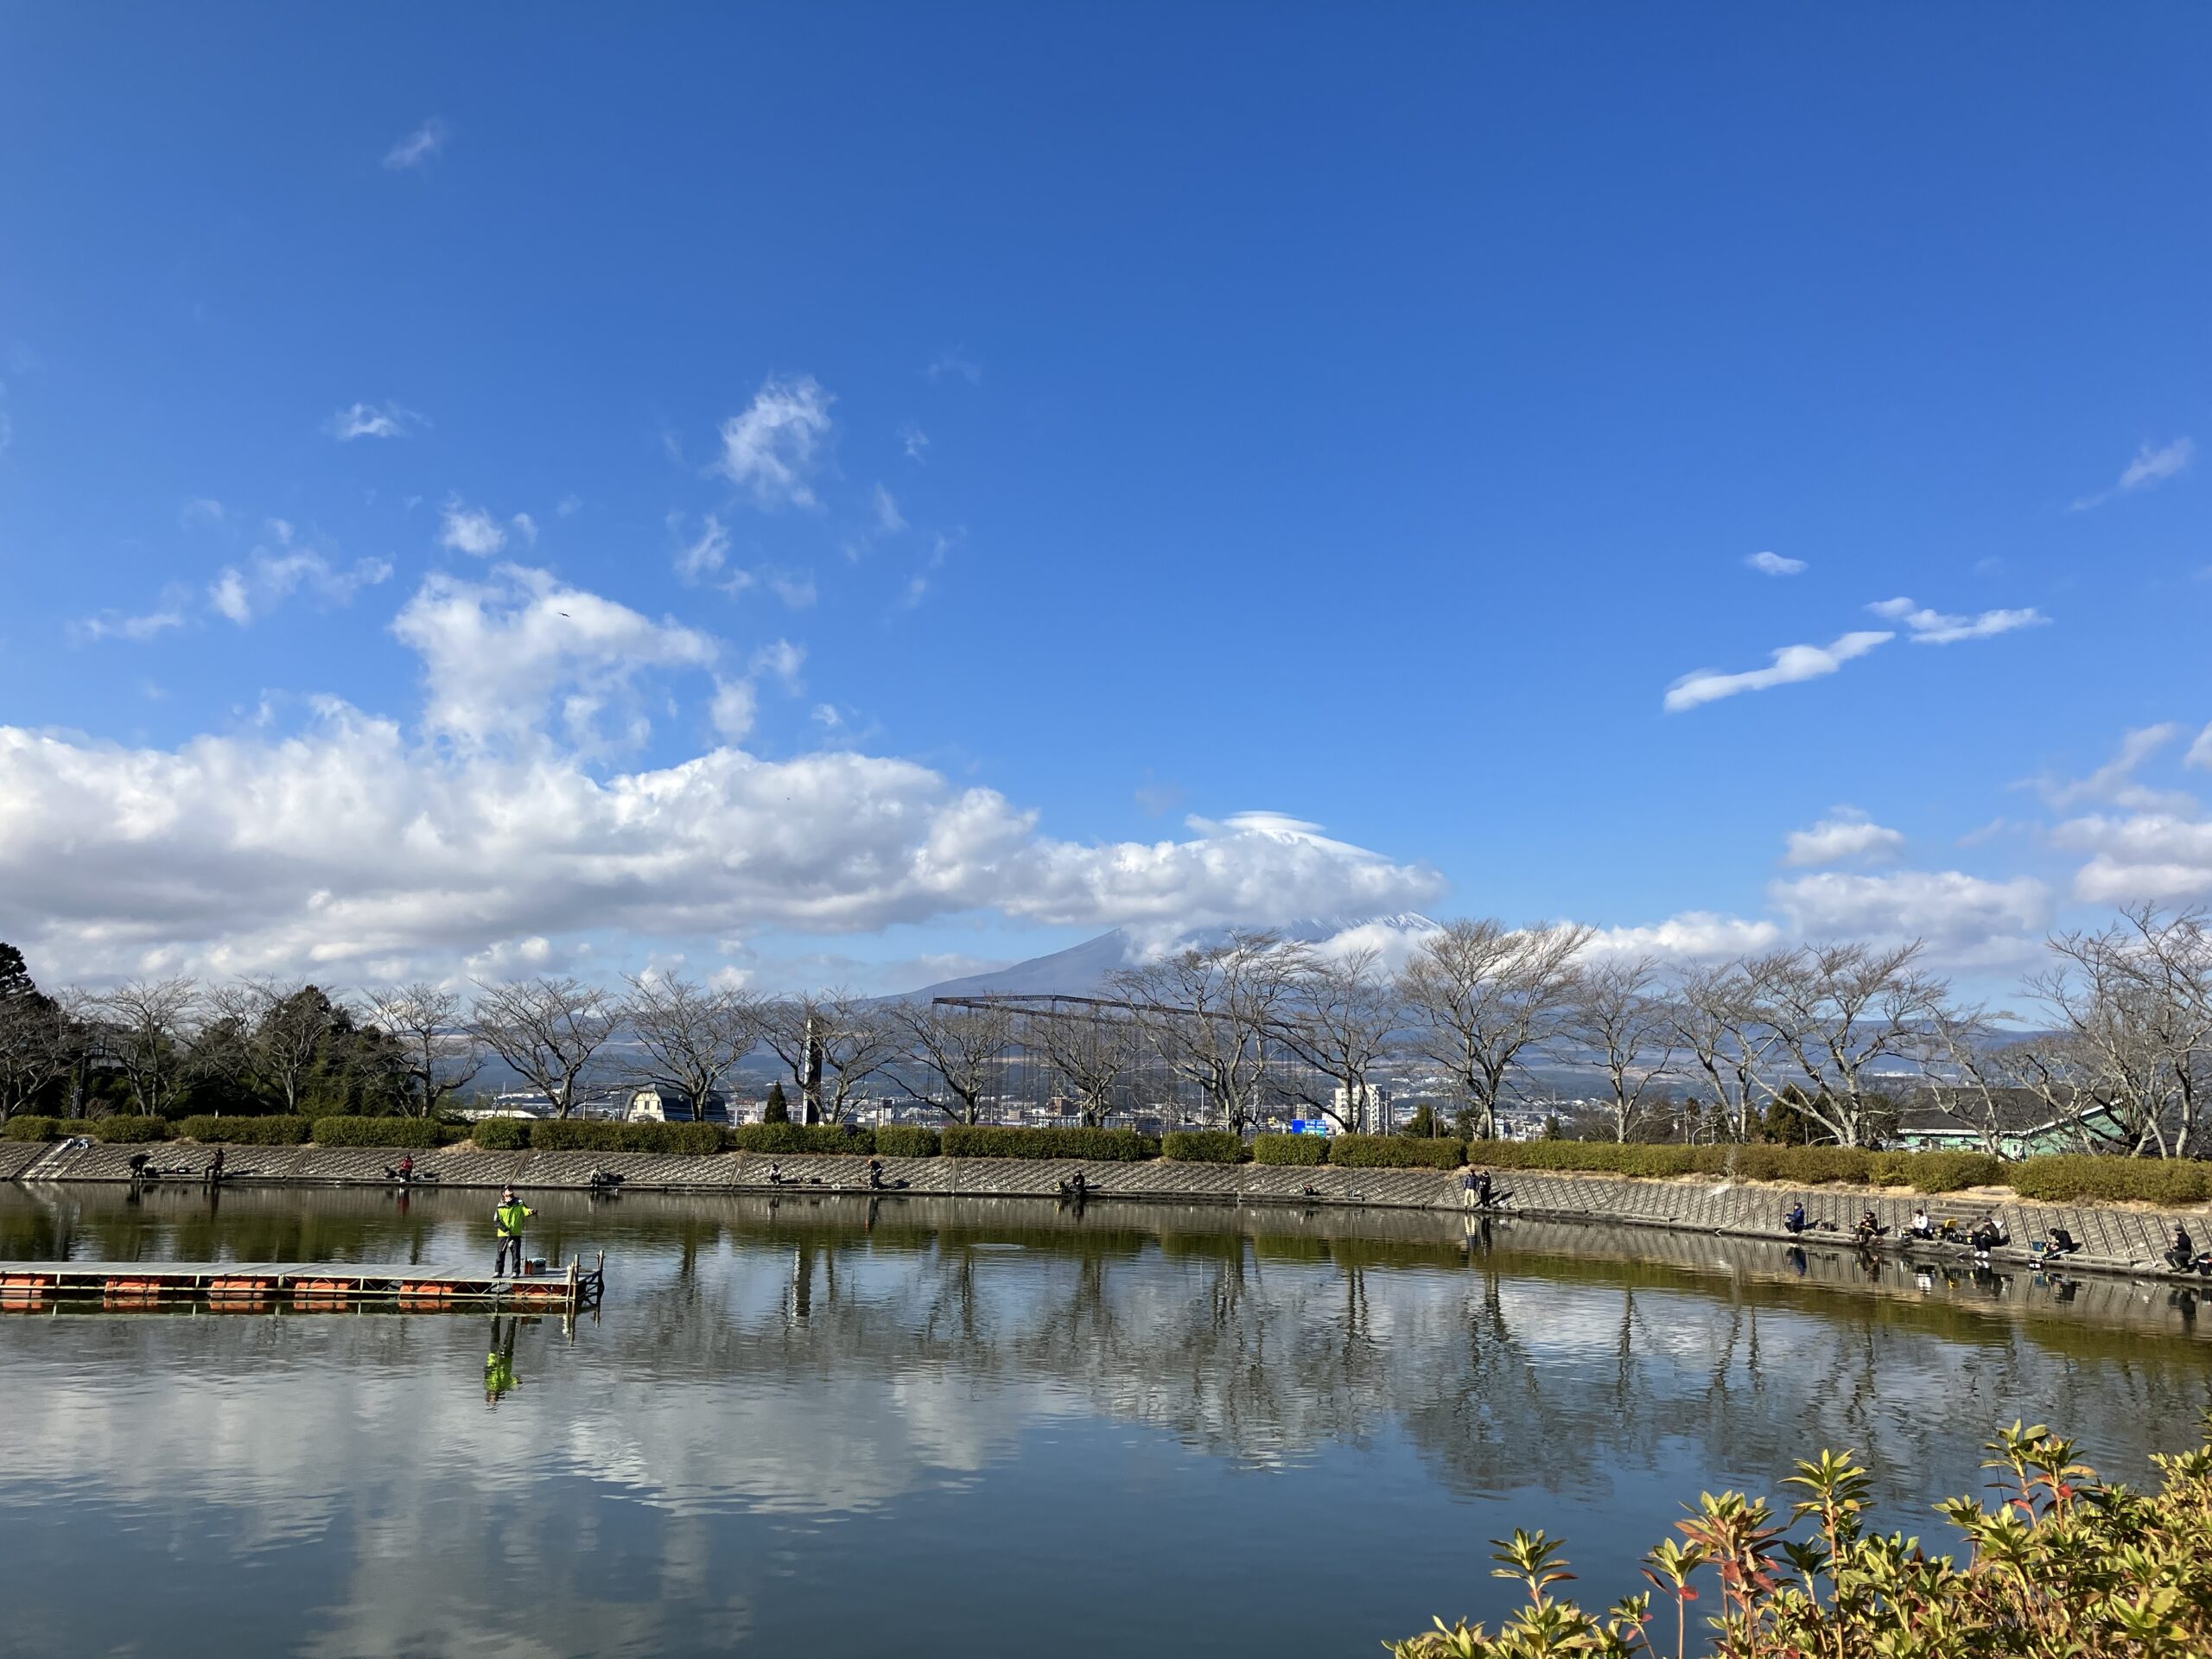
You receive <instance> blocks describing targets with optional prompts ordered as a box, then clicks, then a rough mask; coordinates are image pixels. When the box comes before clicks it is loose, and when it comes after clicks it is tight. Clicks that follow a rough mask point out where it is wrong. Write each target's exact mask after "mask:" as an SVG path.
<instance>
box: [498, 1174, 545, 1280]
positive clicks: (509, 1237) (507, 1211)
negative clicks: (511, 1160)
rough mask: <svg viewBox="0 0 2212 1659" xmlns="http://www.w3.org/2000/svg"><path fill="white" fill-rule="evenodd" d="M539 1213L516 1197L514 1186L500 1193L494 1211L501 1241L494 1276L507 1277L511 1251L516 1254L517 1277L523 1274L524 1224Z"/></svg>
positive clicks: (515, 1269)
mask: <svg viewBox="0 0 2212 1659" xmlns="http://www.w3.org/2000/svg"><path fill="white" fill-rule="evenodd" d="M536 1214H537V1211H535V1210H533V1209H531V1207H530V1206H529V1205H526V1204H524V1203H523V1201H522V1200H521V1199H519V1198H516V1197H515V1190H514V1188H512V1186H511V1187H508V1188H507V1189H506V1190H505V1192H501V1193H500V1194H499V1206H498V1208H496V1209H494V1210H493V1211H492V1230H493V1233H494V1234H495V1235H496V1236H498V1238H499V1255H498V1256H497V1257H496V1258H495V1259H494V1260H493V1264H492V1275H493V1278H495V1279H505V1277H507V1256H508V1255H509V1253H510V1252H512V1254H513V1256H514V1263H515V1265H514V1271H515V1274H516V1276H517V1277H519V1276H520V1275H521V1274H522V1224H523V1223H524V1221H525V1220H527V1219H528V1218H529V1217H531V1216H534V1215H536Z"/></svg>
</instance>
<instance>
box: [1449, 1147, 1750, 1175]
mask: <svg viewBox="0 0 2212 1659" xmlns="http://www.w3.org/2000/svg"><path fill="white" fill-rule="evenodd" d="M1720 1150H1723V1148H1720V1147H1648V1146H1639V1145H1637V1144H1636V1143H1635V1142H1633V1141H1631V1142H1630V1144H1628V1145H1626V1146H1619V1145H1617V1144H1615V1143H1614V1142H1612V1141H1469V1142H1468V1143H1467V1161H1468V1162H1470V1163H1474V1164H1482V1165H1485V1166H1488V1167H1490V1168H1491V1169H1568V1170H1573V1169H1589V1170H1603V1171H1605V1172H1606V1173H1609V1174H1614V1175H1643V1176H1650V1177H1665V1176H1669V1175H1688V1174H1689V1173H1692V1172H1693V1171H1694V1170H1696V1169H1697V1168H1698V1167H1699V1166H1700V1160H1699V1158H1698V1156H1697V1154H1700V1153H1707V1152H1718V1151H1720ZM1713 1167H1714V1168H1718V1167H1719V1163H1718V1160H1715V1161H1714V1163H1713Z"/></svg>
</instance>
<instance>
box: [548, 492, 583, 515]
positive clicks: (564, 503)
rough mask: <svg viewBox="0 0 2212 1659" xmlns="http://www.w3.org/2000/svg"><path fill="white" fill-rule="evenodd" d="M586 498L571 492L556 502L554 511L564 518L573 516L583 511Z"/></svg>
mask: <svg viewBox="0 0 2212 1659" xmlns="http://www.w3.org/2000/svg"><path fill="white" fill-rule="evenodd" d="M583 505H584V499H583V497H582V496H581V495H577V494H575V493H573V492H571V493H569V494H567V495H564V496H563V497H562V498H561V499H560V500H559V501H558V502H557V503H556V504H555V505H554V508H553V511H554V512H556V513H557V514H559V515H560V516H561V517H562V518H575V516H576V514H577V513H579V512H582V511H583Z"/></svg>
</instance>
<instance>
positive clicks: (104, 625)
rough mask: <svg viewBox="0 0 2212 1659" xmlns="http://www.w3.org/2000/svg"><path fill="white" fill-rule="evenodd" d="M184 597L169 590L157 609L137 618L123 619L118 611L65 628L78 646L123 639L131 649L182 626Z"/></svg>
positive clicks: (178, 592) (103, 613) (106, 612)
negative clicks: (100, 640) (130, 645)
mask: <svg viewBox="0 0 2212 1659" xmlns="http://www.w3.org/2000/svg"><path fill="white" fill-rule="evenodd" d="M185 603H186V601H185V594H184V593H183V591H182V590H181V589H179V588H170V589H169V590H168V592H167V593H165V594H162V602H161V605H160V607H158V608H156V609H155V610H151V611H148V612H146V613H143V615H139V616H126V615H124V613H122V612H120V611H102V612H101V613H99V615H98V616H88V617H86V618H85V619H84V620H82V621H80V622H73V623H71V624H70V626H69V632H70V636H71V637H72V638H73V639H77V640H79V641H80V642H85V641H91V640H95V639H123V640H127V641H128V642H130V644H132V645H143V644H145V643H146V641H147V640H149V639H156V638H158V637H159V636H161V635H162V634H164V633H167V632H168V631H169V630H170V629H171V628H181V627H182V626H184V607H185Z"/></svg>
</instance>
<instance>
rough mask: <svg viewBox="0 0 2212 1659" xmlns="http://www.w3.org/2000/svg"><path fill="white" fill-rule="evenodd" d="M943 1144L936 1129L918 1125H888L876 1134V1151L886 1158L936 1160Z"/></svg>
mask: <svg viewBox="0 0 2212 1659" xmlns="http://www.w3.org/2000/svg"><path fill="white" fill-rule="evenodd" d="M942 1144H943V1143H942V1142H941V1141H939V1140H938V1133H937V1131H936V1130H935V1129H931V1128H924V1127H923V1126H922V1125H920V1124H918V1123H887V1124H885V1125H884V1126H883V1127H882V1128H880V1129H878V1130H877V1131H876V1132H875V1149H876V1151H877V1153H879V1154H880V1155H882V1156H883V1157H886V1158H934V1157H936V1156H937V1154H938V1147H940V1146H941V1145H942Z"/></svg>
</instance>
